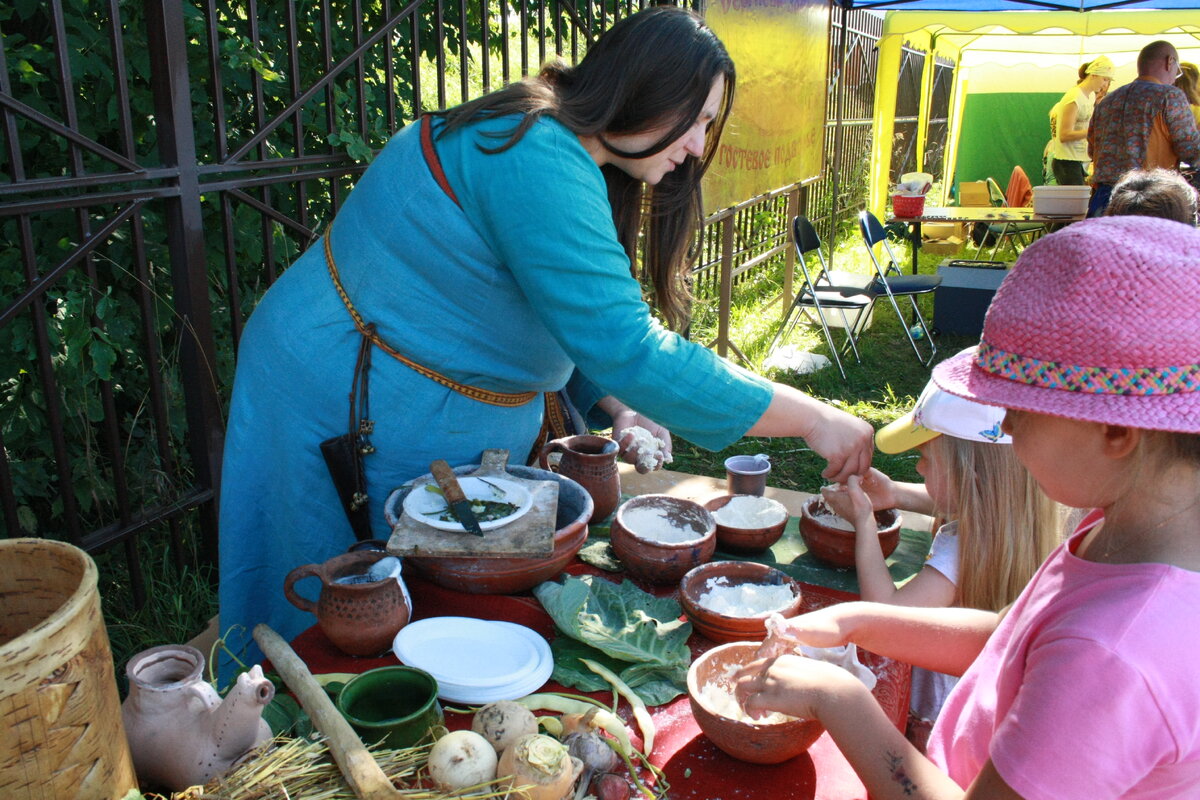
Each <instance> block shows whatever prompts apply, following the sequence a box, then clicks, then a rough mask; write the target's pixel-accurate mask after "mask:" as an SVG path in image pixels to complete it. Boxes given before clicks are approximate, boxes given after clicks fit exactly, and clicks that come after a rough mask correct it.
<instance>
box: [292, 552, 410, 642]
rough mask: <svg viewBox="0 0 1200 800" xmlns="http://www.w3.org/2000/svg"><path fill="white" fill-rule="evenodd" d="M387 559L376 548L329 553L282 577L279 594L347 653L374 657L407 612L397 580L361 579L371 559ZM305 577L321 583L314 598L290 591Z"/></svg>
mask: <svg viewBox="0 0 1200 800" xmlns="http://www.w3.org/2000/svg"><path fill="white" fill-rule="evenodd" d="M387 557H388V554H387V553H386V552H382V551H379V550H360V551H356V552H351V553H345V554H343V555H340V556H334V557H333V558H331V559H329V560H328V561H326V562H325V563H324V564H305V565H303V566H300V567H296V568H295V569H294V570H292V571H291V572H289V573H288V575H287V577H286V578H284V580H283V593H284V595H286V596H287V599H288V600H289V601H290V602H291V604H292V605H294V606H295V607H296V608H298V609H300V610H301V611H309V612H311V613H313V614H316V615H317V624H318V625H320V627H321V631H322V632H323V633H324V634H325V636H326V637H328V639H329V641H331V642H333V644H334V645H335V646H336V647H337V648H338V649H339V650H341V651H342V652H344V653H346V654H347V655H352V656H377V655H379V654H380V653H383V652H384V651H386V650H387V649H388V648H390V647H391V646H392V640H393V639H394V638H395V637H396V634H397V633H399V632H400V629H401V628H403V627H404V626H405V625H406V624H408V619H409V617H410V616H411V614H412V609H411V608H410V607H409V603H408V601H407V599H406V597H405V594H406V593H405V591H404V586H403V584H402V583H401V582H400V580H399V579H398V578H395V577H391V576H388V577H385V578H383V579H382V580H362V577H363V576H366V575H367V573H368V572H369V571H370V569H371V567H372V566H373V565H374V564H375V562H377V561H380V560H382V559H384V558H387ZM310 576H312V577H316V578H318V579H320V581H321V594H320V595H319V596H318V598H317V600H316V602H313V601H312V600H309V599H308V598H307V597H302V596H301V595H300V594H298V593H297V592H296V589H295V584H296V582H297V581H299V580H300V579H301V578H307V577H310ZM355 579H358V582H353V581H355ZM347 581H350V582H347Z"/></svg>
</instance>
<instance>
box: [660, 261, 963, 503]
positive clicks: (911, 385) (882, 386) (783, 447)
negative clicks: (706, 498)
mask: <svg viewBox="0 0 1200 800" xmlns="http://www.w3.org/2000/svg"><path fill="white" fill-rule="evenodd" d="M893 249H895V251H896V254H897V255H898V256H900V257H901V258H904V257H905V256H907V248H906V247H905V246H904V245H893ZM945 258H947V256H945V255H938V254H934V253H922V254H921V257H920V260H919V270H920V272H921V273H922V274H926V273H929V274H936V272H937V265H938V264H939V263H941V261H942V260H943V259H945ZM833 263H834V265H835V268H836V269H838V270H845V271H850V272H856V273H861V274H864V275H866V274H871V273H872V272H873V267H872V266H871V263H870V261H869V260H868V258H867V255H866V251H865V249H864V248H863V246H862V244H861V241H859V240H858V239H857V237H855V238H852V239H847V240H843V242H842V243H841V244H840V245H839V247H838V248H837V250H836V251H835V253H834V257H833ZM781 285H782V274H781V271H780V274H767V275H763V276H761V277H759V278H758V279H757V280H755V281H754V282H745V283H743V284H741V285H739V286H738V287H736V289H735V293H734V301H733V306H734V308H733V311H732V315H731V323H730V331H731V332H730V339H731V341H732V342H734V343H735V344H736V345H737V347H738V349H740V350H741V351H742V352H743V353H744V354H745V355H746V357H747V359H748V360H749V362H750V363H749V364H746V365H744V366H748V367H750V368H751V369H753V370H754V371H755V372H758V373H759V374H763V375H765V376H766V377H768V378H771V379H772V380H775V381H779V382H781V383H786V384H789V385H791V386H795V387H797V388H799V389H801V390H802V391H805V392H807V393H808V394H810V395H813V396H814V397H817V398H820V399H822V400H824V401H826V402H829V403H832V404H834V405H836V406H837V407H839V408H842V409H844V410H846V411H848V412H850V413H852V414H854V415H856V416H858V417H861V418H862V419H865V420H867V421H868V422H870V423H871V424H872V425H873V426H874V427H875V428H879V427H881V426H883V425H885V424H887V423H888V422H891V421H892V420H893V419H895V418H896V417H898V416H900V415H901V414H903V413H905V412H907V411H908V410H909V409H910V408H911V407H912V405H913V403H914V402H915V401H916V397H917V395H919V394H920V392H921V389H922V388H923V387H924V386H925V383H926V381H928V380H929V370H928V369H927V368H925V367H923V366H921V364H920V362H918V361H917V358H916V356H915V355H914V354H913V352H912V349H911V347H910V346H909V344H908V340H907V339H906V338H905V335H904V327H905V325H904V324H902V323H901V321H900V320H899V319H898V318H897V317H896V314H895V312H894V311H893V310H892V308H891V305H890V304H888V303H887V302H886V300H881V301H880V302H878V303H877V304H876V307H875V312H874V318H873V322H872V325H871V327H870V328H869V329H868V330H867V331H866V332H865V333H864V334H863V335H862V336H861V337H860V341H859V350H860V352H861V354H862V363H861V364H858V363H855V362H854V358H853V355H851V356H850V357H849V358H848V359H843V364H844V366H845V369H846V380H845V381H843V380H842V377H841V375H840V374H839V373H838V371H837V367H836V366H834V365H832V364H831V365H830V366H829V367H826V368H824V369H821V370H819V371H817V372H815V373H810V374H807V375H799V374H796V373H792V372H784V371H779V370H773V371H764V369H763V368H762V364H763V362H764V361H765V360H766V357H767V355H768V352H767V350H768V348H769V346H770V344H771V340H772V338H773V337H774V335H775V332H776V331H777V330H778V328H779V327H780V325H781V315H782V310H781V303H780V302H779V300H778V298H779V295H780V292H781V288H780V287H781ZM772 301H774V302H772ZM919 303H920V306H921V311H922V314H923V315H924V316H925V319H926V321H927V322H928V323H930V324H932V322H931V320H932V317H933V299H932V295H926V296H924V297H921V298H920V300H919ZM900 307H901V310H902V311H905V319H906V321H907V319H908V314H907V307H908V301H907V300H905V299H903V298H901V301H900ZM695 317H696V319H695V322H694V323H693V333H692V336H693V338H694V339H695V340H697V341H711V340H712V339H713V338H715V331H716V312H715V301H713V303H711V304H710V303H704V304H700V305H699V306H698V307H697V309H696V315H695ZM834 335H835V338H837V337H838V331H834ZM839 340H840V339H839ZM934 341H935V342H936V343H937V346H938V353H937V358H936V360H937V361H941V360H942V359H944V358H948V357H949V356H952V355H954V354H955V353H957V352H958V351H959V350H961V349H962V348H964V347H969V346H970V345H972V344H975V342H976V341H977V339H976V337H971V336H949V335H939V336H937V337H936V338H935V340H934ZM788 343H790V344H795V345H797V346H798V347H799V348H800V349H802V350H810V351H812V352H816V353H820V354H822V355H825V356H827V357H828V356H829V355H830V354H829V349H828V346H827V345H826V343H825V340H824V337H823V335H822V333H821V329H820V327H819V326H815V325H807V324H804V322H803V321H802V322H801V324H800V325H797V326H796V328H795V330H794V332H793V333H792V335H791V336H790V337H789V339H788ZM753 453H767V454H768V455H770V456H771V462H772V464H773V465H774V466H773V468H772V471H771V478H770V481H771V484H772V485H774V486H778V487H781V488H786V489H797V490H800V491H808V492H811V491H815V490H816V489H817V487H819V486H821V485H822V484H823V483H825V482H826V481H825V480H824V479H822V478H821V470H823V469H824V468H825V461H824V459H822V458H820V457H819V456H817V455H816V454H815V453H813V452H812V451H811V450H809V449H808V448H807V447H806V446H805V444H804V441H803V440H801V439H793V438H775V439H769V438H755V437H745V438H742V439H741V440H739V441H737V442H735V443H734V444H732V445H730V446H729V447H727V448H725V449H724V450H721V451H718V452H711V451H707V450H703V449H701V448H699V447H696V446H695V445H693V444H691V443H689V442H687V441H685V440H682V439H678V438H677V439H676V440H675V453H674V457H675V461H674V463H673V464H672V465H671V468H672V469H676V470H680V471H683V472H692V473H697V474H701V475H710V476H714V477H723V476H724V475H725V466H724V461H725V459H726V458H728V457H729V456H731V455H738V454H753ZM915 464H916V455H915V454H912V453H909V454H903V453H902V454H899V455H895V456H888V455H884V454H879V453H877V454H876V458H875V466H876V467H878V468H879V469H881V470H883V471H884V472H886V473H887V474H888V475H890V476H892V477H893V478H896V479H898V480H905V481H918V480H920V478H919V476H917V474H916V471H915V469H914V466H915Z"/></svg>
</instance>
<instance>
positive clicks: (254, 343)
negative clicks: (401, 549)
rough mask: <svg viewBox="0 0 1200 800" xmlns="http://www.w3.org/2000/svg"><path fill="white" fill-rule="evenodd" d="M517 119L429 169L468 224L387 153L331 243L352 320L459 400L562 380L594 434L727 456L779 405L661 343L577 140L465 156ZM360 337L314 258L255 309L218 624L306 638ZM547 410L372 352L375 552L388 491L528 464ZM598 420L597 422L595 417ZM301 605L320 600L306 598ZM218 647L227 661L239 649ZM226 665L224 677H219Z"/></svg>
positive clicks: (403, 136) (530, 141)
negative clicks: (599, 408)
mask: <svg viewBox="0 0 1200 800" xmlns="http://www.w3.org/2000/svg"><path fill="white" fill-rule="evenodd" d="M513 124H514V120H513V118H501V119H495V120H490V121H487V122H483V123H477V124H475V125H473V126H470V127H468V128H466V129H464V130H460V131H457V132H455V133H453V134H451V135H448V136H446V137H445V138H443V139H440V140H438V141H437V143H436V149H437V151H438V154H439V156H440V159H441V162H442V165H443V167H444V169H445V171H446V175H447V178H448V180H449V184H450V186H451V188H452V189H453V191H454V192H455V195H456V197H457V201H458V203H459V204H461V207H460V205H458V204H456V203H455V201H454V200H452V199H451V198H450V197H449V196H447V194H446V193H445V192H444V191H443V190H442V189H441V188H440V187H439V186H438V184H437V183H436V182H435V181H434V179H433V177H432V174H431V172H430V168H429V166H428V165H427V164H426V161H425V160H424V158H423V156H422V152H421V148H420V137H419V125H417V124H413V125H409V126H408V127H406V128H405V129H404V130H402V131H400V132H399V133H398V134H396V136H395V137H393V139H392V140H391V141H390V142H389V143H388V144H387V146H386V147H385V148H384V149H383V151H382V152H381V153H380V154H379V155H378V156H377V157H376V159H375V161H374V162H373V163H372V165H371V166H370V168H369V169H368V170H367V171H366V172H365V173H364V174H363V176H362V177H361V178H360V180H359V181H358V184H357V185H356V187H355V189H354V191H353V192H352V193H351V194H350V196H349V197H348V198H347V200H346V202H345V204H344V205H343V207H342V209H341V210H340V211H339V212H338V214H337V217H336V219H335V220H334V222H333V224H332V225H331V228H330V231H329V232H327V235H328V236H330V237H331V246H332V252H333V256H334V260H335V263H336V265H337V269H338V272H339V274H340V277H341V281H342V284H343V286H344V287H345V290H346V292H347V294H348V295H349V297H350V298H351V301H352V302H353V303H354V305H355V306H356V307H357V308H358V310H359V311H360V313H361V314H362V317H363V318H364V319H365V320H366V321H367V322H374V323H376V325H377V326H378V332H379V334H380V335H381V337H382V338H383V339H384V340H385V341H386V342H388V343H389V344H390V345H391V346H392V347H394V348H395V349H397V350H399V351H400V352H402V353H404V354H405V355H406V356H408V357H409V358H411V359H413V360H414V361H416V362H418V363H420V364H423V365H425V366H428V367H431V368H433V369H435V370H437V371H439V372H441V373H442V374H444V375H446V376H448V377H450V378H452V379H454V380H457V381H459V382H462V383H465V384H468V385H471V386H476V387H480V388H484V389H490V390H494V391H499V392H509V393H515V392H522V391H530V390H533V391H538V392H545V391H554V390H557V389H561V388H563V387H564V385H566V384H567V383H568V380H570V384H571V385H570V388H571V391H572V392H573V396H574V399H575V400H576V404H577V405H578V406H579V407H580V408H581V410H583V411H584V412H585V413H586V412H587V411H588V410H589V408H590V407H591V406H592V405H593V404H594V403H595V401H596V400H597V399H599V397H601V396H603V395H605V394H612V395H615V396H616V397H618V398H620V399H621V400H622V401H624V402H625V403H626V404H628V405H630V406H631V407H633V408H636V409H637V410H638V411H640V412H641V413H643V414H645V415H647V416H649V417H650V418H651V419H654V420H655V421H657V422H659V423H660V424H662V425H665V426H666V427H667V428H668V429H669V430H671V431H672V432H674V433H676V434H678V435H681V436H683V437H685V438H687V439H688V440H689V441H692V442H694V443H696V444H698V445H701V446H704V447H709V448H712V449H720V448H722V447H724V446H726V445H728V444H729V443H731V442H732V441H735V440H736V439H737V438H739V437H740V436H741V435H742V434H743V433H744V432H745V431H746V430H747V429H748V428H749V427H750V426H751V425H752V424H753V423H754V422H755V421H756V420H757V419H758V418H759V416H761V414H762V413H763V411H765V410H766V407H767V405H768V404H769V403H770V399H771V388H770V384H769V383H768V382H767V381H765V380H763V379H762V378H759V377H757V376H755V375H753V374H751V373H749V372H747V371H746V370H743V369H741V368H739V367H736V366H733V365H731V364H729V363H728V362H726V361H724V360H723V359H721V358H719V357H717V356H716V355H715V354H713V353H712V352H711V351H709V350H708V349H706V348H704V347H702V346H699V345H696V344H694V343H692V342H689V341H687V340H685V339H683V338H682V337H680V336H678V335H676V334H674V333H671V332H669V331H667V330H664V329H663V328H662V326H661V325H660V324H659V323H658V322H657V321H656V320H654V318H653V317H652V315H651V313H650V309H649V308H648V306H647V305H646V303H645V302H644V301H643V299H642V293H641V288H640V286H639V284H638V283H637V281H635V280H634V279H633V278H632V277H631V276H630V269H629V260H628V258H627V257H626V255H625V253H624V251H623V250H622V249H621V247H620V245H619V243H618V240H617V236H616V230H615V227H614V225H613V222H612V211H611V208H610V206H609V203H608V196H607V189H606V187H605V183H604V179H603V176H602V174H601V172H600V170H599V168H598V167H597V166H596V164H595V162H594V161H592V159H591V158H590V156H589V155H588V154H587V151H586V150H584V148H583V146H582V145H581V144H580V142H579V140H578V138H577V137H576V136H575V135H574V134H572V133H571V132H570V131H569V130H567V129H566V128H565V127H563V126H562V125H561V124H560V123H558V122H556V121H554V120H550V119H544V120H541V121H539V122H538V123H536V124H535V125H534V126H533V127H532V128H531V129H530V130H529V131H528V133H527V134H526V135H525V136H524V137H523V138H522V140H521V141H520V142H519V143H518V144H517V145H516V146H514V147H512V148H510V149H509V150H507V151H505V152H504V153H500V154H495V155H487V154H484V153H482V152H481V151H480V150H479V149H478V147H477V146H476V143H477V142H482V143H483V144H484V146H488V147H494V146H495V144H496V143H497V141H503V140H497V139H494V138H492V139H489V138H486V137H484V136H481V135H480V133H482V132H487V131H492V132H497V131H506V130H508V129H510V128H511V127H512V125H513ZM360 341H361V337H360V334H359V333H358V332H357V330H356V329H355V327H354V324H353V321H352V320H351V318H350V315H349V313H348V311H347V309H346V307H345V306H344V305H343V303H342V300H341V299H340V298H339V296H338V294H337V292H336V291H335V289H334V285H333V282H332V279H331V277H330V275H329V272H328V269H327V267H326V264H325V256H324V242H317V243H315V244H314V245H313V246H312V247H310V248H309V249H308V250H307V251H306V252H305V253H304V254H303V255H302V256H301V257H300V258H299V259H298V260H297V261H296V262H295V263H294V264H293V265H292V266H291V267H290V268H289V269H288V270H287V271H286V272H284V274H283V275H282V276H281V277H280V278H279V279H278V280H277V281H276V282H275V284H274V285H273V286H272V287H271V288H270V290H269V291H267V293H266V294H265V296H264V297H263V299H262V301H261V302H260V303H259V305H258V307H257V308H256V309H255V311H254V313H253V314H252V315H251V317H250V319H249V321H248V322H247V325H246V328H245V332H244V334H243V336H242V339H241V342H240V345H239V353H238V365H237V374H236V378H235V382H234V391H233V399H232V404H231V408H230V418H229V427H228V432H227V435H226V441H225V455H224V467H223V477H222V484H221V501H220V503H221V504H220V569H221V574H220V604H221V605H220V623H221V628H222V630H223V631H229V630H230V628H231V626H235V625H238V626H242V628H243V629H244V635H245V643H246V650H245V651H244V655H245V658H244V660H246V663H253V662H254V661H256V660H258V659H260V658H261V654H260V653H259V651H258V649H257V648H256V647H255V646H254V643H253V641H252V640H249V630H250V629H252V628H253V626H254V625H255V624H257V623H259V622H266V623H267V624H269V625H270V626H271V627H272V628H274V629H275V630H276V631H277V632H279V634H280V635H281V636H283V637H284V638H285V639H291V638H293V637H294V636H296V635H297V634H298V633H300V632H301V631H302V630H304V629H305V628H307V627H308V626H310V625H312V624H313V623H314V622H315V618H314V617H313V616H312V615H311V614H308V613H305V612H302V611H300V610H299V609H296V608H295V607H293V606H292V605H291V604H290V603H289V602H288V601H287V600H286V598H285V597H284V595H283V580H284V578H285V576H286V575H287V573H288V572H289V571H290V570H292V569H293V568H295V567H297V566H300V565H302V564H309V563H318V564H319V563H321V562H323V561H325V560H327V559H329V558H331V557H333V556H335V555H338V554H341V553H343V552H345V551H346V549H347V547H348V546H349V545H350V544H352V543H353V541H354V537H353V534H352V532H351V530H350V526H349V523H348V522H347V520H346V518H345V514H344V512H343V510H342V506H341V504H340V503H339V501H338V497H337V494H336V492H335V490H334V488H333V484H332V482H331V479H330V476H329V473H328V470H327V467H326V465H325V462H324V460H323V458H322V455H321V453H320V449H319V444H320V442H322V441H323V440H325V439H328V438H330V437H333V436H338V435H340V434H342V433H345V432H346V430H347V426H348V413H349V412H348V408H349V405H348V404H349V399H348V398H349V392H350V385H351V380H352V377H353V368H354V363H355V357H356V355H357V352H358V347H359V343H360ZM542 411H543V404H542V401H541V399H540V397H539V398H538V399H536V400H534V401H532V402H530V403H527V404H525V405H523V406H519V407H515V408H507V407H500V406H494V405H488V404H485V403H482V402H479V401H477V400H474V399H470V398H468V397H465V396H463V395H462V394H459V393H457V392H454V391H452V390H450V389H448V388H446V387H443V386H441V385H440V384H438V383H435V382H434V381H432V380H429V379H428V378H425V377H423V376H421V375H420V374H418V373H417V372H415V371H413V370H412V369H410V368H409V367H407V366H405V365H403V364H402V363H400V362H399V361H397V360H396V359H393V358H391V357H390V356H388V355H387V354H386V353H384V352H382V351H380V350H379V349H375V351H374V354H373V356H372V365H371V371H370V417H371V418H372V419H374V420H375V430H374V433H373V435H372V436H371V437H370V438H371V443H372V444H373V445H374V446H375V448H376V450H377V452H375V453H373V454H371V455H368V456H366V457H365V468H366V481H367V487H368V492H369V495H370V504H369V506H370V514H371V520H372V524H373V527H374V530H375V534H376V536H378V537H380V538H386V537H387V535H388V533H389V531H388V529H387V525H386V522H385V521H384V515H383V503H384V501H385V500H386V498H387V495H388V494H389V492H390V491H391V490H392V489H393V488H395V487H397V486H400V485H401V484H403V483H404V482H406V481H408V480H410V479H412V478H414V477H416V476H418V475H421V474H424V473H426V472H428V471H429V463H430V462H431V461H432V460H434V459H437V458H444V459H446V460H447V461H449V462H450V463H451V464H452V465H458V464H467V463H477V462H478V461H479V458H480V454H481V452H482V451H483V450H484V449H487V448H506V449H508V450H509V451H510V453H511V456H510V459H511V460H512V461H513V462H516V463H519V462H521V461H522V460H523V459H524V458H525V457H526V456H527V454H528V453H529V451H530V448H531V446H532V443H533V441H534V439H535V438H536V436H537V433H538V431H539V429H540V427H541V421H542ZM592 418H593V419H595V416H593V417H592ZM297 589H298V591H299V592H300V593H301V594H302V595H305V596H308V597H311V598H313V599H315V597H316V592H317V590H318V586H317V582H316V581H314V580H311V579H306V580H305V581H302V582H300V583H299V584H298V585H297ZM230 644H231V645H232V646H233V648H234V649H235V650H237V649H239V645H240V644H241V642H239V637H238V636H236V635H235V636H232V637H231V638H230ZM230 663H231V662H229V661H228V660H226V662H225V663H223V664H222V675H223V676H224V677H228V676H229V675H230V674H231V673H230Z"/></svg>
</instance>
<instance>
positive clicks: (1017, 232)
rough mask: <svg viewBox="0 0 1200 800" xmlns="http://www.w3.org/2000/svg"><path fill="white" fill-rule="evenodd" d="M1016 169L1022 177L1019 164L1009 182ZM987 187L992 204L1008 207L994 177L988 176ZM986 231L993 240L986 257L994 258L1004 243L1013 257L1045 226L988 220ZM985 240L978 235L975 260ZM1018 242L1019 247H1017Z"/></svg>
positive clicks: (1042, 230)
mask: <svg viewBox="0 0 1200 800" xmlns="http://www.w3.org/2000/svg"><path fill="white" fill-rule="evenodd" d="M1018 170H1020V176H1021V177H1022V178H1024V176H1025V170H1023V169H1021V167H1020V166H1017V167H1014V168H1013V177H1012V178H1010V179H1009V183H1012V182H1013V181H1014V180H1016V178H1017V171H1018ZM1025 183H1026V184H1028V183H1029V179H1028V178H1025ZM987 188H988V197H989V198H990V199H991V201H992V205H993V206H996V207H997V208H1009V207H1010V206H1009V202H1008V198H1007V197H1006V196H1005V194H1004V192H1003V191H1002V190H1001V189H1000V184H998V183H996V179H995V178H992V177H988V179H987ZM1030 193H1031V194H1032V189H1031V190H1030ZM987 232H988V234H989V235H990V236H991V237H992V239H993V242H994V243H993V244H992V252H991V253H990V254H989V256H988V258H990V259H995V258H996V252H997V251H998V250H999V249H1000V246H1001V245H1002V244H1005V243H1007V244H1008V246H1009V249H1011V250H1012V253H1013V257H1014V258H1015V257H1017V256H1018V255H1020V254H1021V250H1024V249H1025V246H1026V245H1027V244H1029V242H1030V241H1032V240H1033V239H1036V238H1037V237H1038V236H1040V235H1041V234H1043V233H1045V232H1046V226H1045V225H1043V224H1042V223H1040V222H989V223H988V225H987ZM1027 237H1028V238H1027ZM987 240H988V236H982V237H980V239H979V245H978V246H977V247H976V248H975V258H976V259H977V260H978V258H979V256H980V254H981V253H982V252H983V247H984V245H985V244H986V243H987ZM1018 244H1019V245H1020V247H1017V245H1018Z"/></svg>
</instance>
